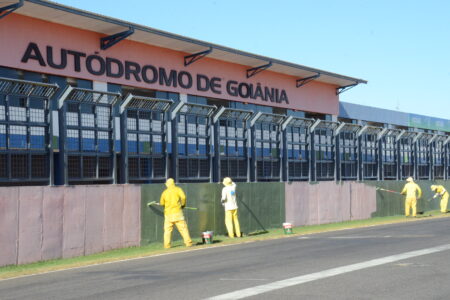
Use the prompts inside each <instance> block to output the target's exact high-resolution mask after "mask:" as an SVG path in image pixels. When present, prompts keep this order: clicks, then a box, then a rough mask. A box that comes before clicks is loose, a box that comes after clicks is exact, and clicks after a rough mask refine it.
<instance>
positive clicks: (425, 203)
mask: <svg viewBox="0 0 450 300" xmlns="http://www.w3.org/2000/svg"><path fill="white" fill-rule="evenodd" d="M364 183H366V184H368V185H372V186H377V187H381V188H383V189H388V190H393V191H398V192H401V191H402V189H403V186H404V185H405V183H406V181H365V182H364ZM416 183H417V184H418V185H419V186H420V188H421V189H422V198H421V199H419V200H418V201H417V211H418V212H423V211H428V210H438V209H440V207H439V203H440V198H436V199H432V197H433V195H434V193H433V192H432V191H431V189H430V186H431V185H433V184H439V185H443V186H444V187H445V188H446V189H447V190H450V182H449V181H448V180H447V181H444V180H436V181H431V180H422V181H416ZM376 193H377V195H376V196H377V210H376V212H375V213H373V214H372V217H384V216H394V215H403V214H404V213H405V204H404V202H405V196H404V195H398V194H394V193H389V192H384V191H380V190H378V191H376Z"/></svg>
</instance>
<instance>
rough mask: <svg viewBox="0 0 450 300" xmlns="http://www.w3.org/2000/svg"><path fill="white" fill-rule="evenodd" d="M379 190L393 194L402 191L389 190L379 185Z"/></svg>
mask: <svg viewBox="0 0 450 300" xmlns="http://www.w3.org/2000/svg"><path fill="white" fill-rule="evenodd" d="M377 191H383V192H388V193H393V194H398V195H401V193H400V192H397V191H393V190H387V189H383V188H380V187H377Z"/></svg>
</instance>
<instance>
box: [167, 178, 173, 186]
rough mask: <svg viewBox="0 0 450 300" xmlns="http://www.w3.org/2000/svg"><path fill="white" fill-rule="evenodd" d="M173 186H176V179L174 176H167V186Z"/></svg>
mask: <svg viewBox="0 0 450 300" xmlns="http://www.w3.org/2000/svg"><path fill="white" fill-rule="evenodd" d="M172 186H175V180H173V178H167V180H166V187H172Z"/></svg>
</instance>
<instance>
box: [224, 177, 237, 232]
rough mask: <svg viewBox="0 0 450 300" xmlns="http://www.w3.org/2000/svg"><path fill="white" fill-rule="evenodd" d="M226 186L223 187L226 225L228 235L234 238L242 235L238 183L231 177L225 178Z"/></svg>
mask: <svg viewBox="0 0 450 300" xmlns="http://www.w3.org/2000/svg"><path fill="white" fill-rule="evenodd" d="M222 183H223V185H224V188H223V189H222V200H221V202H222V205H223V207H224V208H225V226H226V227H227V231H228V236H229V237H230V238H234V236H235V233H236V236H237V237H241V227H240V226H239V219H238V213H237V210H238V206H237V202H236V184H235V183H234V182H233V181H232V180H231V178H230V177H225V178H224V179H223V182H222Z"/></svg>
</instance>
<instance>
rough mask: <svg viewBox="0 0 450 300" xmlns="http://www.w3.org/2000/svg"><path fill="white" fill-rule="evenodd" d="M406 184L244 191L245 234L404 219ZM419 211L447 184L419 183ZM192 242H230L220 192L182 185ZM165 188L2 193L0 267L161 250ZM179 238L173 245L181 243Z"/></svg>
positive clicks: (434, 205) (275, 186) (432, 204)
mask: <svg viewBox="0 0 450 300" xmlns="http://www.w3.org/2000/svg"><path fill="white" fill-rule="evenodd" d="M404 184H405V182H403V181H384V182H376V181H368V182H342V183H336V182H319V183H308V182H293V183H281V182H271V183H239V184H238V187H237V196H238V205H239V220H240V224H241V228H242V231H243V232H244V233H247V234H248V233H252V232H253V233H256V232H260V231H264V230H266V229H269V228H280V227H281V224H282V223H283V222H285V221H288V222H291V223H293V224H294V225H295V226H302V225H316V224H326V223H332V222H342V221H348V220H360V219H368V218H370V217H377V216H392V215H403V214H404V197H403V196H400V195H397V194H393V193H387V192H383V191H380V190H377V189H376V187H382V188H385V189H390V190H395V191H401V189H402V188H403V185H404ZM418 184H419V185H420V186H421V188H422V190H423V197H422V199H421V200H420V201H419V202H418V211H419V212H421V211H426V210H437V209H439V199H432V196H433V193H432V192H431V190H430V186H431V185H432V184H442V185H444V186H445V187H446V188H447V190H450V182H449V181H420V182H418ZM180 186H181V187H182V188H183V189H184V190H185V192H186V195H187V205H188V206H192V207H197V208H198V210H185V217H186V220H187V222H188V226H189V231H190V233H191V235H192V237H200V235H201V232H203V231H206V230H212V231H214V232H215V233H216V234H220V235H224V234H226V229H225V225H224V210H223V207H222V205H221V204H220V195H221V189H222V185H219V184H211V183H198V184H180ZM164 188H165V187H164V185H163V184H147V185H141V186H140V185H102V186H100V185H99V186H93V185H92V186H70V187H2V188H0V229H1V230H0V266H4V265H11V264H24V263H30V262H36V261H41V260H48V259H54V258H61V257H64V258H67V257H74V256H81V255H87V254H92V253H97V252H101V251H106V250H110V249H115V248H122V247H129V246H138V245H140V244H142V245H146V244H148V243H151V242H162V234H163V222H164V219H163V210H162V208H161V207H158V206H154V207H151V208H148V207H147V205H146V204H147V202H150V201H159V197H160V195H161V192H162V191H163V190H164ZM180 238H181V237H180V236H179V234H178V232H177V230H174V236H173V239H174V240H178V239H180Z"/></svg>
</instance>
